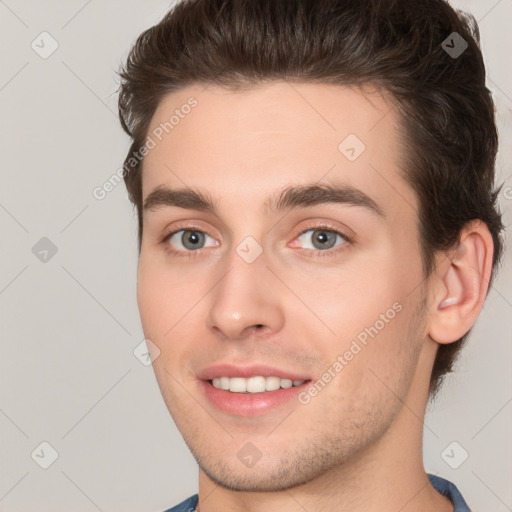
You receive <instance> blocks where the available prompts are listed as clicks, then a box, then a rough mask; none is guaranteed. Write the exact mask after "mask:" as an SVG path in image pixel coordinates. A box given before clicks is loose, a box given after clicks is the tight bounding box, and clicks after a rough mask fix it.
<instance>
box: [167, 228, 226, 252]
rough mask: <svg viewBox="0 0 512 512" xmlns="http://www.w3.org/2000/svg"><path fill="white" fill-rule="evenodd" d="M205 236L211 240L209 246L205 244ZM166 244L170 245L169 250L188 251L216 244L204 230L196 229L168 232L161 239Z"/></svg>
mask: <svg viewBox="0 0 512 512" xmlns="http://www.w3.org/2000/svg"><path fill="white" fill-rule="evenodd" d="M207 238H210V239H211V240H213V243H211V244H210V245H209V246H207V245H205V241H206V239H207ZM163 242H165V243H166V244H167V246H171V247H170V248H169V249H170V250H171V252H183V251H184V252H190V251H197V250H198V249H203V248H205V247H213V246H215V245H218V244H217V242H216V241H215V240H214V239H213V238H212V237H211V236H210V235H207V234H206V233H205V232H204V231H199V230H197V229H180V230H179V231H174V232H172V233H169V234H168V235H167V236H166V237H165V238H164V240H163Z"/></svg>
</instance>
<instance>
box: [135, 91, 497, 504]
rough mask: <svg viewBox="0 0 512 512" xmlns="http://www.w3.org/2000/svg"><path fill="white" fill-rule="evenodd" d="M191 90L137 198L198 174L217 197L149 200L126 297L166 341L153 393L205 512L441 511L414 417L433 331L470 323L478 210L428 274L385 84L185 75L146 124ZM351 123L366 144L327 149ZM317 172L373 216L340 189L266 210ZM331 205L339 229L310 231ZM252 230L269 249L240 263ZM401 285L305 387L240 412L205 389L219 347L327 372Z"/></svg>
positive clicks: (424, 386) (484, 253) (230, 355)
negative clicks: (320, 198) (233, 87)
mask: <svg viewBox="0 0 512 512" xmlns="http://www.w3.org/2000/svg"><path fill="white" fill-rule="evenodd" d="M190 96H193V97H194V98H196V99H197V101H198V105H197V107H195V108H194V109H193V110H192V112H191V113H190V114H189V115H188V116H186V117H185V118H184V119H182V120H180V123H179V125H177V126H175V127H174V129H173V130H172V131H171V132H170V133H169V134H168V135H167V136H165V137H164V138H163V139H162V141H161V142H160V143H159V144H158V145H157V146H156V147H155V148H154V149H152V150H151V151H150V152H149V153H148V154H147V156H146V157H145V160H144V169H143V197H144V198H146V197H147V196H148V195H149V194H150V193H151V192H152V191H153V190H154V189H155V188H156V187H159V186H162V185H165V186H168V187H173V188H177V187H180V188H182V187H192V188H195V189H200V190H201V191H203V192H205V193H208V194H209V195H211V196H212V197H213V198H214V199H215V200H216V203H217V205H218V215H214V214H212V213H209V212H202V211H198V210H193V209H186V208H179V207H176V206H161V207H158V208H153V209H149V210H147V211H145V212H144V217H143V218H144V223H143V237H142V246H141V253H140V259H139V269H138V291H137V300H138V305H139V310H140V314H141V320H142V325H143V329H144V333H145V336H146V338H148V339H150V340H151V341H152V342H153V343H154V344H155V345H156V346H157V347H158V349H159V350H160V355H159V357H157V358H156V359H155V361H154V362H153V366H154V370H155V374H156V378H157V381H158V384H159V386H160V389H161V392H162V395H163V398H164V400H165V402H166V405H167V407H168V409H169V411H170V413H171V415H172V417H173V419H174V421H175V422H176V424H177V426H178V428H179V430H180V431H181V433H182V435H183V437H184V439H185V441H186V443H187V445H188V447H189V448H190V450H191V452H192V453H193V455H194V457H195V458H196V460H197V461H198V463H199V510H200V512H220V511H225V510H229V511H235V512H236V511H251V512H260V511H261V512H263V511H268V510H280V511H283V512H288V511H299V510H301V511H303V510H307V511H310V512H321V511H327V510H337V511H339V512H344V511H349V510H350V511H351V512H358V511H365V512H372V511H375V512H376V511H379V512H386V511H390V512H391V511H393V512H396V511H397V510H401V511H402V512H410V511H415V512H422V511H432V510H436V511H440V512H448V511H452V510H453V506H452V505H451V503H450V501H449V500H448V499H447V498H445V497H444V496H441V495H440V494H439V493H438V492H437V491H436V490H435V489H434V488H433V487H432V486H431V485H430V483H429V481H428V479H427V476H426V473H425V470H424V467H423V462H422V431H423V423H422V422H423V418H424V413H425V407H426V403H427V398H428V384H429V379H430V373H431V369H432V365H433V361H434V358H435V354H436V351H437V348H438V346H439V343H449V342H452V341H454V340H456V339H458V337H460V336H461V335H462V334H464V333H465V332H467V330H469V328H470V327H471V325H472V323H473V322H474V320H475V319H476V316H477V315H478V312H479V311H480V309H481V305H482V303H483V300H484V298H485V291H486V289H485V286H484V283H485V278H486V277H487V279H488V275H489V272H490V258H491V256H492V250H491V249H490V247H492V242H491V241H490V235H488V231H486V228H485V226H482V225H481V223H478V222H476V223H474V224H473V225H472V226H470V227H468V229H467V230H465V231H464V232H463V233H462V238H461V240H462V241H463V242H464V244H462V245H463V248H464V250H463V251H459V252H457V253H454V254H456V255H458V258H459V259H457V258H455V256H454V257H453V258H452V257H451V256H450V255H448V256H447V255H440V256H439V259H438V266H437V270H436V272H435V273H434V275H433V276H431V277H430V278H429V279H425V276H424V275H423V267H422V259H421V253H420V244H419V232H418V217H417V208H418V204H417V198H416V196H415V194H414V192H413V191H412V190H411V189H410V188H409V186H408V185H407V184H406V182H405V180H404V179H403V177H402V175H401V174H400V172H401V171H400V163H401V161H402V153H401V151H402V149H401V147H402V146H401V144H400V142H401V140H402V136H401V134H400V131H399V126H400V123H399V120H398V117H397V116H396V113H395V111H394V110H393V109H392V106H393V103H392V101H391V99H390V98H389V97H388V96H387V95H386V94H384V93H381V92H379V91H378V90H375V89H371V88H369V87H367V88H366V89H365V90H359V89H349V88H345V87H341V86H334V85H326V84H289V83H287V82H284V81H276V82H272V83H267V84H265V85H261V86H259V87H257V88H253V89H251V90H245V91H237V92H233V91H229V90H227V89H223V88H220V87H208V88H206V89H205V88H204V86H202V85H199V84H194V85H191V86H188V87H187V88H185V89H182V90H180V91H177V92H173V93H171V94H168V95H167V96H165V97H164V98H163V99H162V101H161V102H160V104H159V107H158V109H157V111H156V112H155V115H154V116H153V119H152V121H151V126H150V128H149V132H148V133H150V132H151V131H152V130H153V129H155V128H156V127H158V125H159V124H160V123H161V122H165V121H166V120H168V118H169V116H170V114H172V112H174V110H175V109H176V108H179V107H180V105H183V104H184V103H186V101H187V99H188V98H189V97H190ZM348 134H356V135H357V137H358V138H359V139H360V140H362V141H363V142H364V144H365V145H366V149H365V151H364V152H363V153H362V154H361V155H360V156H359V157H358V158H357V159H356V160H355V161H353V162H351V161H349V160H348V159H347V158H346V157H345V156H344V155H343V154H342V153H341V152H340V151H339V150H338V145H339V144H340V142H342V141H343V140H344V139H345V137H347V135H348ZM312 183H317V184H345V185H349V186H352V187H355V188H357V189H359V190H361V191H363V192H364V193H365V194H366V195H367V196H369V197H371V198H372V199H373V201H375V203H377V204H378V205H379V207H380V208H381V210H382V212H383V215H377V214H376V213H374V212H372V211H370V210H369V209H367V208H364V207H362V206H354V205H350V204H338V203H329V204H322V205H316V206H312V207H300V208H293V209H291V210H289V211H285V212H279V213H269V212H265V211H264V208H263V206H264V203H265V201H266V200H267V198H268V197H269V196H271V195H273V194H276V193H279V192H281V191H282V190H283V189H284V188H285V187H288V186H290V185H301V184H312ZM325 223H327V224H328V226H329V228H328V229H329V230H332V229H335V230H338V231H339V232H340V233H343V234H345V235H346V236H348V237H349V239H350V241H348V240H345V239H344V238H343V237H338V238H337V242H336V246H335V247H333V248H329V249H322V246H321V245H320V246H319V245H318V244H316V245H314V237H313V235H314V234H315V233H316V234H319V232H324V233H325V229H326V228H322V226H323V225H324V224H325ZM315 226H320V227H319V228H316V227H315ZM182 229H192V230H200V231H202V232H204V233H206V235H207V236H205V239H204V243H203V246H200V247H202V248H201V249H199V250H197V249H196V250H195V251H194V250H191V249H188V252H187V248H186V247H185V246H183V245H182V243H180V242H182V241H183V240H182V238H181V234H182V233H181V232H180V233H179V234H178V235H177V236H174V237H173V239H172V240H173V242H171V241H170V240H167V241H166V242H162V240H163V239H164V237H165V235H167V234H168V233H171V232H173V231H179V230H182ZM312 229H313V231H311V230H312ZM316 229H318V230H319V231H315V230H316ZM185 234H186V233H185ZM247 236H252V237H253V238H254V239H255V240H256V241H257V242H258V243H259V244H260V246H261V248H262V250H263V252H262V254H261V255H260V256H259V257H258V258H257V259H256V260H255V261H254V262H252V263H250V264H249V263H247V262H246V261H244V260H243V259H242V258H241V257H240V256H239V255H238V254H237V252H236V248H237V246H238V245H239V244H240V243H241V242H242V240H244V239H245V238H246V237H247ZM166 247H167V248H169V247H170V248H171V249H174V250H175V251H178V253H177V254H174V253H170V252H168V251H167V250H166ZM340 248H341V249H340ZM315 249H317V251H316V253H315ZM192 252H195V254H193V257H191V256H190V254H191V253H192ZM320 252H321V254H318V253H320ZM475 276H477V278H475ZM479 276H480V277H479ZM452 296H453V298H454V300H455V304H451V305H450V306H449V307H446V308H442V309H441V310H439V309H438V305H439V304H440V303H441V302H442V301H443V300H446V299H447V298H450V297H452ZM452 302H453V301H452ZM395 303H399V304H400V305H401V310H400V312H399V313H397V314H396V315H395V316H394V318H393V319H392V320H390V321H389V322H388V323H386V324H385V327H384V328H383V329H381V330H380V331H379V333H378V335H377V336H375V338H373V339H371V340H370V341H369V342H368V344H367V346H365V347H364V348H363V349H362V350H361V351H360V352H359V353H358V354H357V355H356V356H354V358H353V359H352V360H351V361H349V362H348V364H347V365H346V366H345V367H344V368H343V370H342V371H340V372H338V373H336V376H335V377H334V378H332V380H331V381H330V382H329V383H328V385H326V386H325V388H324V389H322V391H321V392H319V393H318V395H317V396H315V397H314V398H312V399H311V401H310V402H309V403H308V404H306V405H303V404H301V403H299V402H297V401H295V400H293V401H292V402H291V403H287V404H285V405H283V406H280V407H279V408H277V409H275V410H273V411H272V412H270V413H268V414H266V415H263V416H258V417H249V418H247V417H241V416H237V415H232V414H227V413H225V412H221V411H219V410H218V409H217V408H215V407H214V406H213V405H212V404H211V403H210V402H209V401H208V400H207V399H206V397H205V396H204V395H203V393H202V392H201V390H200V386H199V381H198V378H197V374H198V372H199V371H200V370H201V369H203V368H205V367H206V366H208V365H211V364H214V363H218V362H230V363H232V364H243V365H246V364H252V363H260V364H268V365H272V366H277V367H279V368H283V369H286V370H289V371H293V372H297V373H300V374H304V375H309V376H311V379H312V381H313V382H314V381H316V380H317V379H321V378H322V375H323V374H324V372H326V371H327V369H328V368H329V367H332V365H333V363H334V362H335V361H336V360H337V357H338V355H340V354H344V353H345V352H346V351H347V350H348V349H349V348H350V346H351V342H352V341H353V340H354V339H355V338H356V336H357V335H358V334H359V333H360V332H361V331H363V330H364V329H365V328H366V327H369V326H372V325H374V324H375V323H376V321H377V320H379V318H381V317H380V315H381V314H383V313H385V312H386V311H387V310H388V309H389V308H391V307H392V305H393V304H395ZM256 325H260V326H261V327H260V328H259V329H255V328H254V326H256ZM247 442H251V443H252V444H253V445H254V446H256V447H257V449H258V450H259V452H261V454H262V456H261V459H260V460H259V461H258V462H257V463H256V465H254V466H253V467H250V468H249V467H246V466H245V465H244V464H242V463H241V461H240V459H239V458H238V457H237V452H238V451H239V450H240V449H241V448H242V447H243V446H244V445H245V444H246V443H247Z"/></svg>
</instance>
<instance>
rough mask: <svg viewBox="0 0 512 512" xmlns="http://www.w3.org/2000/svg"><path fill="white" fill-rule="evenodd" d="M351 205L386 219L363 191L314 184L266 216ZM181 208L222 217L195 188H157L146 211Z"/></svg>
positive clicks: (267, 207) (292, 192)
mask: <svg viewBox="0 0 512 512" xmlns="http://www.w3.org/2000/svg"><path fill="white" fill-rule="evenodd" d="M329 203H337V204H348V205H351V206H360V207H363V208H366V209H367V210H369V211H370V212H372V213H374V214H376V215H378V216H381V217H385V214H384V211H383V209H382V208H381V207H380V206H379V205H378V204H377V203H376V202H375V201H374V200H373V199H372V198H371V197H369V196H368V195H366V194H365V193H364V192H363V191H361V190H359V189H357V188H354V187H351V186H348V185H329V184H322V185H317V184H311V185H297V186H289V187H286V188H285V189H283V190H282V191H281V192H280V193H278V194H277V195H274V196H271V197H269V198H268V199H267V200H266V201H265V203H264V211H265V212H266V213H278V212H281V211H284V210H289V209H292V208H307V207H311V206H316V205H321V204H329ZM165 206H175V207H178V208H184V209H191V210H198V211H202V212H210V213H212V214H214V215H216V216H218V203H217V202H216V201H214V199H213V197H212V196H211V195H210V194H209V193H205V192H202V191H200V190H196V189H192V188H174V189H171V188H168V187H166V186H164V185H160V186H158V187H156V188H155V189H154V190H153V191H152V192H150V193H149V194H148V196H147V197H146V199H145V201H144V207H143V209H144V211H150V210H155V209H157V208H160V207H165Z"/></svg>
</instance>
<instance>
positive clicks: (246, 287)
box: [207, 252, 284, 340]
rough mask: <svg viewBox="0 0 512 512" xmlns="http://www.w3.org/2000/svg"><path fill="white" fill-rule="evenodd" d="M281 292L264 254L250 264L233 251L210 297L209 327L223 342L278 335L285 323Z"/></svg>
mask: <svg viewBox="0 0 512 512" xmlns="http://www.w3.org/2000/svg"><path fill="white" fill-rule="evenodd" d="M281 286H282V285H281ZM279 289H280V283H279V280H278V279H277V278H276V277H275V275H274V274H273V272H271V271H270V270H269V269H268V267H267V265H266V261H265V258H264V256H263V254H262V255H260V257H259V258H257V259H256V260H255V261H253V262H252V263H247V262H246V261H244V260H243V259H242V258H240V257H239V256H238V254H237V253H236V252H234V254H233V256H232V257H231V258H230V260H229V263H228V267H227V270H226V272H225V273H224V275H223V277H222V278H221V279H220V281H219V282H218V284H217V285H216V286H215V287H214V289H213V290H212V293H211V294H210V300H211V305H210V309H209V314H208V319H207V323H208V328H209V329H210V330H213V331H215V334H216V335H217V336H218V337H220V338H222V339H224V340H242V339H244V338H247V337H249V336H250V335H252V334H254V333H256V332H258V333H261V335H269V334H271V333H273V332H278V331H279V330H280V329H281V328H282V326H283V324H284V311H283V307H282V306H283V304H282V303H281V300H280V298H281V297H282V296H281V295H280V294H279V291H278V290H279Z"/></svg>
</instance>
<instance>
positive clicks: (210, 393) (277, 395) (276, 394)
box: [198, 364, 312, 417]
mask: <svg viewBox="0 0 512 512" xmlns="http://www.w3.org/2000/svg"><path fill="white" fill-rule="evenodd" d="M256 376H261V377H272V376H275V377H280V378H281V379H290V380H303V381H304V382H303V383H302V384H301V385H300V386H292V387H291V388H287V389H283V388H280V389H276V390H275V391H264V392H262V393H232V392H231V391H226V390H224V389H217V388H215V387H213V385H212V383H211V380H212V379H213V378H215V377H244V378H246V379H248V378H249V377H256ZM198 378H199V379H200V380H199V387H200V389H201V392H202V393H203V394H204V395H205V396H206V398H207V399H208V401H209V402H210V403H211V404H212V405H213V406H214V407H215V408H216V409H218V410H220V411H222V412H225V413H227V414H230V415H233V416H243V417H255V416H263V415H265V414H268V413H270V412H272V411H273V410H274V409H277V408H278V407H280V406H284V405H285V404H286V403H290V402H292V401H293V400H294V399H295V403H297V402H298V399H297V395H298V394H299V393H300V392H301V391H303V390H304V389H305V388H306V387H307V386H309V384H310V381H311V380H312V379H311V377H309V376H305V375H303V374H299V373H295V372H292V371H288V370H282V369H280V368H275V367H271V366H266V365H251V366H236V365H233V364H217V365H214V366H209V367H208V368H205V369H204V370H202V371H201V372H200V373H199V374H198ZM292 403H293V402H292Z"/></svg>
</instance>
